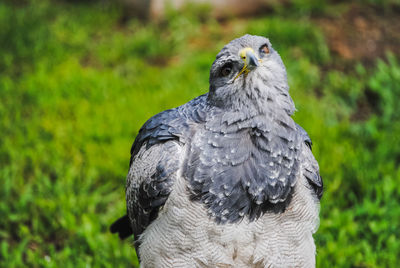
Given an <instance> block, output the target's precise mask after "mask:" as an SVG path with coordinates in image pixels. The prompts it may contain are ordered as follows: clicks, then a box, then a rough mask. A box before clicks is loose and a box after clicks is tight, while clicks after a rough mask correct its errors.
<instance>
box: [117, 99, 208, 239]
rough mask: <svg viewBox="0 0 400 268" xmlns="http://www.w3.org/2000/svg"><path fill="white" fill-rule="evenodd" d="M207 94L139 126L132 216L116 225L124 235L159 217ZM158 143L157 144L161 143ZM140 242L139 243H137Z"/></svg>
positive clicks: (130, 192) (130, 193)
mask: <svg viewBox="0 0 400 268" xmlns="http://www.w3.org/2000/svg"><path fill="white" fill-rule="evenodd" d="M205 98H206V95H202V96H199V97H197V98H195V99H193V100H192V101H190V102H188V103H186V104H184V105H182V106H180V107H177V108H175V109H170V110H167V111H164V112H161V113H159V114H157V115H155V116H153V117H152V118H150V119H149V120H148V121H147V122H146V123H145V124H144V125H143V126H142V128H141V129H140V130H139V133H138V135H137V137H136V139H135V141H134V143H133V145H132V148H131V159H130V164H129V167H130V170H129V173H128V178H127V187H126V195H127V210H128V215H129V217H130V220H131V223H132V224H131V223H129V220H128V216H124V217H122V218H121V219H120V220H117V221H116V222H115V223H114V224H113V225H112V232H113V233H115V232H118V233H119V234H120V237H121V238H125V237H127V236H129V235H130V234H132V233H133V234H134V236H135V239H136V240H137V238H138V236H139V235H140V234H141V233H142V232H143V231H144V230H145V229H146V227H147V226H148V225H149V224H150V223H151V222H152V221H153V220H154V219H155V218H156V217H157V215H158V211H159V209H160V207H161V206H163V205H164V204H165V202H166V200H167V199H168V196H169V194H170V192H171V188H172V185H173V180H172V177H173V176H172V174H173V173H174V172H176V171H177V169H178V168H179V165H180V164H179V146H180V145H178V144H184V143H185V142H186V139H187V138H188V137H189V136H190V131H191V129H190V128H191V125H193V124H196V123H199V122H202V120H203V117H204V116H205V115H206V114H205V112H204V109H201V106H204V105H205ZM156 145H157V146H158V147H157V146H156ZM136 246H138V244H137V243H136Z"/></svg>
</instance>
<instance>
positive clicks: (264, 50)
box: [260, 44, 269, 54]
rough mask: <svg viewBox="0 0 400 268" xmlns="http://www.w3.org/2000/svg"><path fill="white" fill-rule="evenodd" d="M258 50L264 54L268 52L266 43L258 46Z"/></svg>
mask: <svg viewBox="0 0 400 268" xmlns="http://www.w3.org/2000/svg"><path fill="white" fill-rule="evenodd" d="M260 51H261V52H262V53H264V54H268V53H269V48H268V45H267V44H264V45H262V46H261V47H260Z"/></svg>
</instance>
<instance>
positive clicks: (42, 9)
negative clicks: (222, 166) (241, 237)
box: [0, 0, 400, 267]
mask: <svg viewBox="0 0 400 268" xmlns="http://www.w3.org/2000/svg"><path fill="white" fill-rule="evenodd" d="M208 12H209V9H208V8H207V7H206V6H202V7H201V8H199V7H196V6H187V7H186V8H185V9H184V10H183V11H180V12H178V11H173V10H172V9H171V10H168V11H167V12H166V15H165V18H164V19H162V20H159V21H157V22H153V21H147V22H144V21H140V20H138V19H135V18H134V17H132V16H129V14H127V12H126V9H125V8H124V6H122V5H118V4H115V3H113V1H105V0H102V1H85V2H82V1H61V0H58V1H34V0H18V1H4V0H3V1H1V2H0V135H1V136H0V215H1V216H0V266H1V267H25V266H26V267H115V266H121V267H123V266H129V265H130V266H134V267H137V266H138V262H137V260H136V255H135V253H134V248H133V246H132V240H130V241H120V240H119V239H118V237H117V236H115V235H111V234H110V233H109V232H108V227H109V225H110V224H111V223H112V222H113V220H115V219H116V218H118V217H119V216H121V215H122V214H123V213H124V212H125V196H124V191H125V176H126V173H127V171H128V164H129V157H130V154H129V150H130V146H131V144H132V142H133V140H134V138H135V135H136V134H137V132H138V130H139V128H140V126H141V125H142V124H143V123H144V122H145V121H146V120H147V119H148V118H149V117H150V116H152V115H154V114H155V113H157V112H160V111H162V110H165V109H168V108H172V107H176V106H178V105H181V104H183V103H185V102H187V101H189V100H190V99H192V98H194V97H195V96H198V95H200V94H202V93H205V92H207V90H208V74H209V68H210V66H211V63H212V62H213V60H214V58H215V55H216V54H217V52H218V51H219V50H220V49H221V48H222V47H223V45H224V44H226V43H227V42H229V41H230V40H232V39H233V38H236V37H239V36H241V35H243V34H245V33H250V34H257V35H263V36H268V37H269V38H270V40H271V41H272V44H273V45H274V47H275V48H276V49H277V50H278V51H279V52H280V54H281V56H282V58H283V61H284V62H285V64H286V67H287V69H288V76H289V82H290V87H291V95H292V97H293V99H294V101H295V103H296V107H297V109H298V111H297V112H296V114H295V120H296V121H297V122H298V123H299V124H300V125H302V126H303V127H304V128H305V129H306V130H307V131H308V133H309V134H310V136H311V138H312V139H313V142H314V155H315V156H316V158H317V159H318V161H319V163H320V168H321V174H322V176H323V178H324V183H325V189H326V190H325V194H324V196H323V199H322V202H321V225H320V228H319V231H318V232H317V234H316V235H315V240H316V244H317V266H318V267H397V265H398V263H399V257H400V240H399V237H400V206H399V203H400V187H399V185H400V169H399V163H400V141H399V140H400V138H399V137H400V105H399V100H400V61H399V55H400V51H399V46H400V21H399V18H400V3H399V1H397V0H389V1H383V0H369V1H361V0H360V1H333V0H332V1H328V0H325V1H317V0H305V1H300V0H287V1H272V4H271V5H270V7H269V8H268V9H266V10H265V11H262V12H259V13H260V14H257V15H254V16H247V17H242V18H234V17H233V16H232V17H228V18H225V19H223V20H217V19H214V18H211V17H210V16H208Z"/></svg>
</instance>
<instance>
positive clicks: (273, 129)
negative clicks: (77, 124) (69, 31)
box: [126, 35, 323, 267]
mask: <svg viewBox="0 0 400 268" xmlns="http://www.w3.org/2000/svg"><path fill="white" fill-rule="evenodd" d="M244 48H251V49H252V51H254V53H253V54H255V55H256V57H257V59H258V60H259V63H256V62H253V63H252V64H253V65H254V64H255V66H252V68H251V69H249V70H248V71H247V72H246V73H245V74H243V75H239V76H237V75H238V73H239V72H240V71H241V70H242V68H243V65H244V64H246V62H245V61H244V60H243V59H241V58H240V53H241V51H242V50H243V49H244ZM243 53H244V52H243ZM253 54H252V55H253ZM256 65H259V66H257V67H256ZM249 68H250V67H249ZM294 111H295V107H294V103H293V101H292V99H291V97H290V95H289V87H288V83H287V78H286V70H285V67H284V65H283V62H282V60H281V58H280V56H279V54H278V53H277V52H276V51H275V50H274V49H273V48H272V46H271V44H270V42H269V40H268V39H266V38H264V37H259V36H251V35H245V36H243V37H241V38H238V39H235V40H233V41H231V42H230V43H229V44H228V45H226V46H225V47H224V48H223V49H222V50H221V52H220V53H219V54H218V55H217V57H216V60H215V61H214V63H213V64H212V67H211V71H210V90H209V93H208V94H204V95H202V96H199V97H197V98H195V99H193V100H192V101H190V102H188V103H186V104H184V105H182V106H180V107H177V108H175V109H171V110H167V111H164V112H162V113H159V114H157V115H155V116H154V117H152V118H151V119H149V120H148V121H147V122H146V123H145V124H144V125H143V127H142V128H141V129H140V131H139V134H138V136H137V137H136V140H135V142H134V144H133V146H132V149H131V155H132V157H131V162H130V170H129V174H128V176H127V188H126V199H127V210H128V216H129V219H130V223H131V227H132V231H133V234H134V236H135V245H136V248H137V251H138V254H139V257H140V258H141V265H142V267H294V266H296V267H310V265H311V266H314V265H315V256H314V254H315V246H314V243H313V241H312V233H314V232H315V231H316V229H317V226H318V211H319V198H320V197H321V195H322V187H323V185H322V179H321V177H320V176H319V170H318V169H319V168H318V164H317V162H316V161H315V159H314V157H313V155H312V153H311V140H310V138H309V136H308V135H307V133H306V132H305V131H304V130H303V129H302V128H301V127H300V126H299V125H297V124H296V123H295V122H294V121H293V119H292V118H291V115H292V114H293V112H294ZM227 234H229V236H228V237H227V236H226V235H227ZM285 250H286V251H287V252H286V251H285Z"/></svg>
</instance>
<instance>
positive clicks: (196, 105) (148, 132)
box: [130, 94, 207, 164]
mask: <svg viewBox="0 0 400 268" xmlns="http://www.w3.org/2000/svg"><path fill="white" fill-rule="evenodd" d="M206 110H207V94H204V95H201V96H199V97H197V98H194V99H193V100H191V101H189V102H187V103H185V104H183V105H181V106H179V107H176V108H173V109H169V110H165V111H163V112H160V113H158V114H156V115H154V116H153V117H151V118H150V119H148V120H147V121H146V123H145V124H144V125H143V126H142V127H141V128H140V130H139V133H138V135H137V136H136V139H135V141H134V143H133V145H132V148H131V162H130V164H132V159H133V157H134V156H135V155H136V154H137V153H138V152H139V150H140V148H141V147H142V146H143V145H144V144H146V147H147V149H148V148H150V147H151V146H153V145H155V144H159V143H164V142H166V141H170V140H177V141H178V142H180V143H182V144H184V143H186V142H187V141H188V138H189V137H190V135H191V133H192V132H193V131H194V128H195V127H196V126H197V125H198V124H201V123H202V122H204V120H205V117H206Z"/></svg>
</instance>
